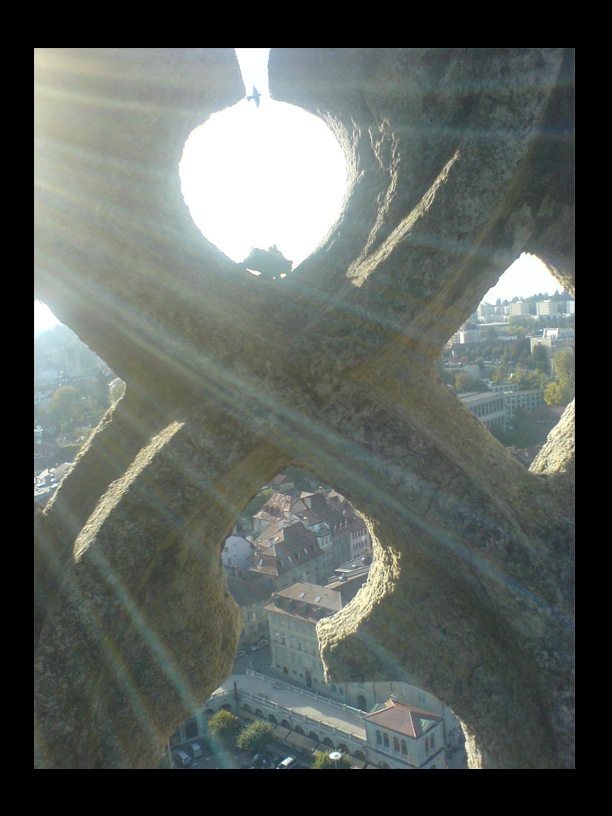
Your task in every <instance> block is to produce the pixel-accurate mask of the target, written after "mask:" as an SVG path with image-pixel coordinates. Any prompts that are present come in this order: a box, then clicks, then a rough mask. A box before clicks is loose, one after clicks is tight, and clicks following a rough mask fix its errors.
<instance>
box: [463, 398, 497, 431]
mask: <svg viewBox="0 0 612 816" xmlns="http://www.w3.org/2000/svg"><path fill="white" fill-rule="evenodd" d="M459 399H460V400H461V402H462V404H463V405H465V407H466V408H467V409H468V411H471V412H472V413H473V414H474V416H475V417H478V419H479V420H480V421H481V422H482V423H483V424H484V425H486V426H487V428H489V429H491V428H493V427H494V426H496V425H499V426H502V427H505V425H506V405H505V394H499V393H497V394H496V393H491V392H488V391H485V392H483V393H468V394H459Z"/></svg>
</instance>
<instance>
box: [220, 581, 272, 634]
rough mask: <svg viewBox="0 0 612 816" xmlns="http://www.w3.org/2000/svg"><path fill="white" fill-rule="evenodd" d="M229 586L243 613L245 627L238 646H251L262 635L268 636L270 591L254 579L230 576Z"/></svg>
mask: <svg viewBox="0 0 612 816" xmlns="http://www.w3.org/2000/svg"><path fill="white" fill-rule="evenodd" d="M227 586H228V589H229V591H230V593H231V595H232V598H233V599H234V600H235V601H236V603H237V604H238V606H239V607H240V612H241V614H242V622H243V627H242V632H241V633H240V640H239V641H238V648H242V647H243V646H249V645H250V644H251V643H255V641H257V640H259V638H260V637H268V636H269V631H268V615H267V614H266V609H265V607H266V604H267V603H268V601H269V600H270V591H269V590H268V589H266V588H265V587H263V586H260V585H259V584H256V583H255V582H253V581H241V580H239V579H237V578H230V577H228V579H227Z"/></svg>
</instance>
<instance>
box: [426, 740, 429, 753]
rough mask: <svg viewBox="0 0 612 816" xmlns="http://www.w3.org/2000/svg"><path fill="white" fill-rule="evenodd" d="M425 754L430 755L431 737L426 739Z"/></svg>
mask: <svg viewBox="0 0 612 816" xmlns="http://www.w3.org/2000/svg"><path fill="white" fill-rule="evenodd" d="M425 753H426V754H428V753H429V737H425Z"/></svg>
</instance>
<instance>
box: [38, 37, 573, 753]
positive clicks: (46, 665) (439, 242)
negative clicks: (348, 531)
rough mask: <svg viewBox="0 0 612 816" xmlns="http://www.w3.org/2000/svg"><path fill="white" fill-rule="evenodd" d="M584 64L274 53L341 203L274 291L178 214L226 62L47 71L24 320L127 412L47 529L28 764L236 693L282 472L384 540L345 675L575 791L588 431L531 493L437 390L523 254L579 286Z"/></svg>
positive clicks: (531, 56) (172, 720) (123, 748)
mask: <svg viewBox="0 0 612 816" xmlns="http://www.w3.org/2000/svg"><path fill="white" fill-rule="evenodd" d="M572 62H573V54H572V52H571V50H565V49H555V48H544V49H542V48H533V49H272V52H271V58H270V87H271V91H272V94H273V96H274V97H275V98H277V99H281V100H284V101H288V102H291V103H292V104H296V105H300V106H302V107H304V108H306V109H307V110H310V111H312V112H315V113H317V114H318V115H320V116H322V117H323V118H324V119H325V121H327V122H328V124H329V126H330V127H331V128H332V129H333V130H334V132H335V133H336V135H337V136H338V139H339V141H340V142H341V144H342V146H343V147H344V149H345V153H346V156H347V161H348V164H349V168H350V186H349V191H348V195H347V198H346V202H345V207H344V210H343V213H342V215H341V217H340V218H339V220H338V222H337V224H336V225H335V226H334V228H333V229H332V230H331V231H330V233H329V235H328V236H327V238H326V240H325V241H324V242H323V244H322V245H321V246H320V247H319V248H318V249H317V250H316V251H315V252H314V253H313V255H311V256H310V258H308V259H306V260H305V261H304V262H303V263H302V264H300V266H298V267H297V268H296V269H295V270H293V271H292V272H291V274H290V275H289V276H288V277H287V278H286V279H284V280H282V281H270V280H262V279H261V278H256V277H254V276H252V275H251V274H250V273H245V271H244V270H242V269H240V267H239V266H238V265H236V264H234V263H233V262H231V261H230V260H229V259H228V258H227V257H226V256H224V255H223V254H222V253H221V252H220V251H219V250H217V249H216V248H215V247H214V246H212V245H211V244H210V243H208V242H207V241H206V240H205V239H204V238H202V236H201V235H200V234H199V233H198V231H197V229H196V228H195V226H194V225H193V223H192V222H191V219H190V217H189V213H188V211H187V208H186V206H185V204H184V202H183V200H182V197H181V193H180V185H179V178H178V169H177V168H178V162H179V159H180V155H181V151H182V146H183V144H184V142H185V140H186V138H187V136H188V135H189V133H190V132H191V130H192V129H193V128H194V127H196V126H197V125H199V124H201V123H202V122H203V121H205V120H206V118H207V117H208V116H209V115H210V114H211V113H212V112H214V111H216V110H219V109H222V108H224V107H227V106H228V105H230V104H232V103H233V102H235V101H237V99H239V98H240V97H241V96H242V94H243V88H242V85H241V82H240V75H239V71H238V66H237V64H236V62H235V58H234V56H233V53H232V52H231V50H230V49H37V50H36V166H35V170H36V185H37V195H36V236H35V237H36V293H37V296H38V297H40V298H41V299H42V300H44V301H45V302H46V303H48V305H49V306H50V307H51V308H52V309H53V311H54V312H55V313H56V315H57V316H58V317H59V318H60V319H61V320H62V321H63V322H65V323H66V324H67V325H68V326H70V327H71V328H72V329H73V330H74V331H76V332H77V334H78V335H79V336H80V337H81V339H82V340H84V341H85V342H86V343H87V344H88V345H89V346H90V347H91V348H92V349H93V350H94V351H96V352H97V353H98V354H99V355H100V356H101V357H102V358H103V359H104V360H105V361H106V362H107V363H108V365H109V366H111V368H112V369H113V370H114V371H115V372H116V373H117V374H118V375H119V376H120V377H121V378H122V379H124V380H125V382H126V385H127V388H126V394H125V396H124V397H123V399H122V400H121V401H120V402H119V403H118V405H117V406H115V408H114V410H113V411H112V412H110V414H109V416H108V417H107V418H106V419H105V420H104V422H103V423H102V424H101V426H100V427H99V428H98V430H97V432H96V433H95V435H94V436H93V437H92V439H91V440H90V442H89V444H88V446H87V448H86V450H84V451H83V452H82V453H81V455H80V456H79V458H78V460H77V462H76V464H75V467H74V468H73V470H72V471H71V472H70V473H69V474H68V476H67V477H66V478H65V480H64V482H63V483H62V485H61V487H60V488H59V490H58V491H57V493H56V495H55V496H54V499H53V500H52V502H50V503H49V505H48V506H47V507H46V508H45V510H44V511H43V513H42V514H39V515H38V516H37V517H36V546H37V549H36V561H35V566H36V575H37V590H36V598H35V600H36V615H35V623H36V630H35V668H36V680H35V683H36V745H37V749H36V750H37V760H36V761H37V766H38V767H42V768H111V767H117V768H138V767H155V766H156V762H157V760H158V758H159V756H160V754H161V751H162V750H163V745H164V742H165V740H166V739H167V738H168V736H169V734H170V733H171V732H172V731H173V729H174V728H175V727H176V725H177V724H178V723H179V722H181V720H182V719H184V718H185V717H186V716H188V715H189V713H190V711H191V709H192V707H193V706H194V705H195V704H197V703H201V702H202V701H203V700H205V699H206V697H207V696H208V695H209V694H210V693H211V692H212V690H213V689H214V688H215V687H216V686H217V685H218V684H219V683H220V682H222V681H223V680H224V679H225V677H226V676H227V674H228V672H229V671H230V668H231V661H232V657H233V654H234V651H235V648H236V643H237V638H238V633H239V627H240V622H239V617H238V615H237V613H236V609H235V606H234V604H233V601H232V600H231V599H230V597H229V594H228V593H227V590H226V587H225V581H224V577H223V573H222V569H221V568H220V565H219V562H220V552H221V546H222V543H223V540H224V538H225V536H226V534H227V533H228V532H229V530H230V529H231V526H232V524H233V522H234V520H235V518H236V516H237V514H238V512H239V510H240V509H241V508H242V507H243V506H244V504H246V502H247V501H248V500H249V499H250V498H251V497H252V496H253V495H254V494H255V493H256V492H257V490H258V488H259V487H260V486H261V484H263V483H264V482H265V481H266V480H268V479H269V478H271V477H272V476H273V475H274V474H275V473H277V472H280V471H281V470H282V469H283V468H284V467H286V466H287V464H289V463H295V464H298V465H301V466H303V467H305V468H306V469H308V470H310V471H311V472H312V473H313V474H315V475H316V476H318V477H319V478H321V479H323V480H325V481H326V482H328V483H331V484H333V485H334V486H335V487H336V488H337V489H338V490H339V491H340V492H342V493H343V494H345V495H346V496H347V497H348V498H349V500H350V501H351V502H352V503H353V504H354V505H355V506H356V507H358V508H359V509H360V510H361V511H362V512H363V513H364V514H365V515H366V516H367V518H368V519H369V523H370V525H371V529H372V532H373V535H374V537H375V539H376V542H377V553H378V555H377V559H376V563H375V565H374V568H373V570H372V574H371V577H370V579H369V581H368V583H367V584H366V586H365V587H364V588H363V589H362V590H361V591H360V593H359V594H358V596H357V597H356V599H355V600H354V601H353V602H352V603H351V605H350V606H349V607H347V608H346V609H345V610H342V612H341V613H340V614H338V615H337V616H335V617H334V619H333V621H329V620H324V621H321V623H320V624H319V637H320V641H321V645H322V649H323V655H324V659H325V661H326V664H327V667H328V670H329V672H330V673H331V674H332V676H334V677H337V678H338V679H359V678H364V679H374V678H375V677H387V678H392V677H395V676H397V673H398V672H404V673H408V674H409V675H410V676H411V677H412V678H413V680H414V682H415V683H416V684H417V685H420V686H422V687H423V688H426V689H428V690H430V691H431V692H432V693H434V694H436V695H437V696H438V697H440V698H441V699H443V700H444V701H445V702H446V703H447V704H448V705H449V706H450V707H451V708H452V709H453V710H454V711H455V712H456V714H457V715H458V716H459V717H460V718H461V720H462V721H463V722H464V724H465V728H466V732H467V733H468V734H469V735H470V740H469V744H470V745H471V746H472V749H471V751H472V754H471V763H472V765H471V766H472V767H473V768H477V767H482V768H508V769H510V768H570V767H573V730H572V716H573V708H572V695H573V679H572V678H573V626H572V619H573V597H572V575H573V534H572V529H573V510H572V500H573V486H572V485H573V464H572V462H573V411H568V412H567V413H566V416H565V417H564V419H563V420H562V423H561V424H560V426H559V427H558V429H556V430H555V431H554V432H553V434H552V435H551V437H550V439H549V443H548V445H547V447H546V448H545V450H544V451H543V453H542V455H541V457H540V458H539V459H538V460H537V461H536V463H534V467H533V468H532V471H531V472H529V471H526V470H525V469H523V468H522V466H520V465H519V464H518V463H517V462H516V461H515V460H514V459H513V458H512V457H510V456H509V455H508V454H507V452H506V451H505V449H504V448H503V447H502V446H500V445H499V444H498V443H497V442H496V440H495V439H493V437H492V436H491V435H490V434H489V433H488V432H487V431H486V429H485V428H484V427H483V426H482V425H481V424H480V423H479V422H478V420H476V419H475V418H474V417H473V416H472V415H471V414H470V413H469V412H467V411H466V410H464V409H463V408H462V406H461V405H460V403H459V402H458V400H457V399H456V398H455V397H454V395H453V394H451V393H449V390H448V389H447V388H446V387H445V386H444V385H443V384H442V383H441V382H439V381H438V380H437V377H436V374H435V368H434V361H435V359H436V357H437V355H438V354H439V351H440V349H441V347H442V345H443V344H444V343H445V342H446V340H447V339H448V337H450V335H451V334H452V333H453V332H454V331H455V330H456V329H457V328H458V326H459V325H460V324H461V322H463V321H464V320H465V319H466V318H467V317H468V316H469V315H470V314H471V313H472V312H473V311H474V309H475V307H476V306H477V304H478V302H479V301H480V299H481V297H482V296H483V295H484V293H485V292H486V291H487V290H488V289H489V288H490V286H492V285H493V284H494V283H495V282H496V280H497V279H498V277H499V276H500V275H501V274H502V272H503V271H504V270H505V269H506V268H507V267H508V266H509V265H510V264H511V263H512V262H513V261H514V260H515V259H516V258H517V257H518V256H519V255H520V253H521V252H523V251H532V252H536V251H537V254H538V255H539V256H540V257H541V258H542V260H543V261H544V262H545V263H547V264H548V265H549V267H550V268H551V269H552V270H554V273H555V274H556V275H557V277H558V278H559V280H560V281H562V283H563V285H564V286H566V287H568V288H569V289H570V290H571V291H573V274H574V263H573V226H572V224H573V172H572V166H573V164H572V162H573V117H572V98H573V97H572V95H573V72H572ZM296 360H299V365H297V364H296Z"/></svg>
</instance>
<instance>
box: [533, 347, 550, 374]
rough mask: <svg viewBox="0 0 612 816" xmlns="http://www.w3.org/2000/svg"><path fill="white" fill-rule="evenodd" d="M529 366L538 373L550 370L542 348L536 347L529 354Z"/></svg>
mask: <svg viewBox="0 0 612 816" xmlns="http://www.w3.org/2000/svg"><path fill="white" fill-rule="evenodd" d="M531 366H532V368H534V369H539V370H540V371H548V370H549V368H550V365H549V362H548V357H547V356H546V349H545V348H544V346H541V345H536V346H534V347H533V351H532V352H531Z"/></svg>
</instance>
